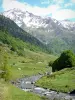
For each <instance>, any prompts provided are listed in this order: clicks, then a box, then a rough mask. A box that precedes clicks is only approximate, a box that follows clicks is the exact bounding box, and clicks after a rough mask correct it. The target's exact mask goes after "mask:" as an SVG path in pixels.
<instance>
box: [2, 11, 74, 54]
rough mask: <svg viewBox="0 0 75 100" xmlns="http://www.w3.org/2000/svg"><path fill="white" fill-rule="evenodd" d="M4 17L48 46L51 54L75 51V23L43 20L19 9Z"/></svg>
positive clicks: (8, 12) (50, 19)
mask: <svg viewBox="0 0 75 100" xmlns="http://www.w3.org/2000/svg"><path fill="white" fill-rule="evenodd" d="M3 15H4V16H7V17H9V18H10V19H12V20H14V22H15V23H17V25H18V26H20V27H21V28H22V29H23V30H25V31H27V32H29V33H31V34H32V35H33V36H34V37H36V38H37V39H39V40H40V41H41V42H42V43H44V44H45V45H47V47H48V48H49V49H50V50H51V52H53V53H60V52H62V51H63V50H66V49H70V48H71V49H72V50H73V51H75V46H74V43H75V39H74V37H75V22H70V21H57V20H55V19H52V18H50V17H47V18H42V17H40V16H36V15H33V14H32V13H29V12H27V11H25V12H24V11H21V10H19V9H12V10H9V11H6V12H4V13H3ZM57 47H58V48H57Z"/></svg>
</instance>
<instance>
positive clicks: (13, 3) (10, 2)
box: [2, 0, 25, 11]
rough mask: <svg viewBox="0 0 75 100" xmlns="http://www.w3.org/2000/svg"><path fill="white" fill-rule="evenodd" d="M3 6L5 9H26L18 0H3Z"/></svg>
mask: <svg viewBox="0 0 75 100" xmlns="http://www.w3.org/2000/svg"><path fill="white" fill-rule="evenodd" d="M2 6H3V9H4V10H5V11H6V10H10V9H13V8H19V9H25V5H24V4H22V3H20V2H18V1H17V0H3V5H2Z"/></svg>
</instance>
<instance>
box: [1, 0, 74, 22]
mask: <svg viewBox="0 0 75 100" xmlns="http://www.w3.org/2000/svg"><path fill="white" fill-rule="evenodd" d="M13 8H18V9H21V10H23V11H25V10H27V11H29V12H31V13H33V14H35V15H38V16H50V17H52V18H54V19H57V20H66V19H69V20H72V21H75V0H0V12H3V11H7V10H10V9H13Z"/></svg>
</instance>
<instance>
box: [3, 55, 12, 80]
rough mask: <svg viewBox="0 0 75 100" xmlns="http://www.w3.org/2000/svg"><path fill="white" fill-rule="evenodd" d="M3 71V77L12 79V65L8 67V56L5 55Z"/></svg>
mask: <svg viewBox="0 0 75 100" xmlns="http://www.w3.org/2000/svg"><path fill="white" fill-rule="evenodd" d="M2 70H3V73H2V75H1V77H2V78H4V79H5V81H8V80H9V79H10V75H11V74H10V67H8V64H7V56H4V66H3V67H2Z"/></svg>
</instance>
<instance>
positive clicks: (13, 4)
mask: <svg viewBox="0 0 75 100" xmlns="http://www.w3.org/2000/svg"><path fill="white" fill-rule="evenodd" d="M3 8H4V10H5V11H6V10H9V9H13V8H19V9H21V10H27V11H29V12H31V13H33V14H35V15H39V16H47V15H49V14H51V13H54V12H56V11H57V10H58V9H59V6H58V5H51V6H48V7H43V8H41V7H38V6H31V5H29V4H27V3H21V2H18V1H16V0H3Z"/></svg>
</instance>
